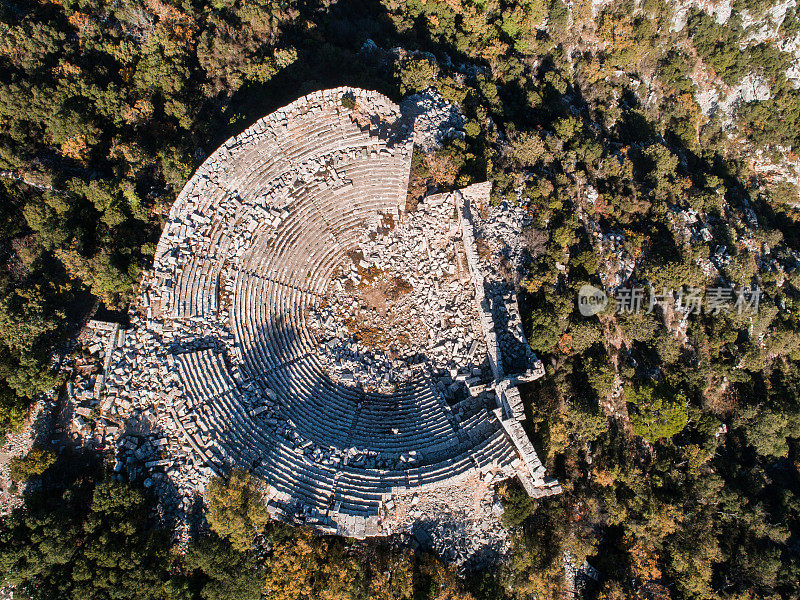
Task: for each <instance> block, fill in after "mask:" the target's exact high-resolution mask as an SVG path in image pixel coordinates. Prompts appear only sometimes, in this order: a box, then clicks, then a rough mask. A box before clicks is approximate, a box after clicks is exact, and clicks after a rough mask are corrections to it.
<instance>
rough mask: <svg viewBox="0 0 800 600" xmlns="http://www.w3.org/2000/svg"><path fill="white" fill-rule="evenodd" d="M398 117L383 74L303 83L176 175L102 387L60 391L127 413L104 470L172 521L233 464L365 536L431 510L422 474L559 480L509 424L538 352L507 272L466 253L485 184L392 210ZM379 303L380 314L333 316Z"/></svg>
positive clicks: (338, 529) (297, 510) (185, 517)
mask: <svg viewBox="0 0 800 600" xmlns="http://www.w3.org/2000/svg"><path fill="white" fill-rule="evenodd" d="M345 95H347V96H349V97H350V98H353V99H354V100H355V108H353V109H350V108H347V107H346V105H350V103H343V102H342V101H341V100H342V97H343V96H345ZM413 132H414V128H413V123H412V122H411V118H410V117H408V116H406V115H403V114H402V113H401V111H400V110H399V108H398V107H397V106H396V105H394V104H392V103H391V102H390V101H389V100H388V99H387V98H385V97H383V96H381V95H380V94H377V93H375V92H369V91H365V90H359V89H354V88H337V89H334V90H325V91H321V92H316V93H314V94H310V95H308V96H305V97H303V98H301V99H300V100H298V101H296V102H294V103H292V104H290V105H288V106H287V107H285V108H283V109H280V110H278V111H276V112H275V113H273V114H271V115H269V116H268V117H265V118H264V119H261V120H260V121H258V122H257V123H256V124H255V125H253V126H252V127H251V128H249V129H248V130H246V131H245V132H243V133H242V134H240V135H238V136H236V137H235V138H233V139H231V140H229V141H227V142H226V143H225V144H224V145H223V146H222V147H220V148H219V149H218V150H217V151H216V152H214V153H213V154H212V155H211V156H210V157H209V158H208V159H207V160H206V162H205V163H204V164H203V165H202V166H201V167H200V168H199V169H198V171H197V173H196V174H195V175H194V176H193V177H192V179H191V180H190V181H189V183H188V184H187V185H186V187H185V188H184V189H183V190H182V191H181V193H180V195H179V197H178V199H177V201H176V202H175V204H174V205H173V207H172V210H171V211H170V215H169V220H168V222H167V224H166V226H165V228H164V232H163V234H162V237H161V240H160V241H159V244H158V248H157V251H156V257H155V260H154V266H153V269H152V271H150V272H148V273H147V274H146V275H145V277H144V279H143V282H142V285H141V288H140V293H139V296H138V300H137V302H136V303H135V304H134V306H133V307H132V314H131V325H132V326H131V328H130V329H128V330H126V331H125V332H122V331H117V332H116V334H114V336H115V340H116V341H115V342H114V343H113V344H110V345H109V344H102V345H103V349H102V352H104V353H105V355H104V359H105V357H106V356H107V357H109V358H108V361H107V364H106V366H105V368H104V370H103V377H104V379H103V386H104V387H103V392H102V394H101V395H100V397H99V398H98V396H97V394H95V393H94V385H96V381H97V380H96V379H95V382H94V383H93V384H92V386H91V387H92V394H91V398H90V399H88V402H87V397H86V389H84V388H81V389H78V390H77V391H74V393H75V394H76V398H78V395H77V394H79V393H80V394H82V395H81V396H80V399H78V400H77V402H78V403H79V404H80V403H84V402H87V407H90V408H91V409H92V410H98V411H99V415H98V416H99V418H101V419H107V420H108V421H109V422H111V421H113V422H117V423H121V424H123V427H122V429H121V430H120V431H119V435H118V437H117V442H116V443H117V461H116V464H115V466H114V470H115V471H116V472H117V473H118V474H119V476H120V477H130V478H143V479H144V482H145V485H146V486H148V487H150V488H152V489H153V490H155V492H156V494H157V496H158V497H159V498H160V501H161V502H160V505H159V510H160V511H161V512H162V516H164V518H165V519H172V520H177V522H178V523H179V527H181V528H182V529H183V530H184V531H186V530H188V528H189V527H190V524H191V519H192V514H193V512H194V511H195V509H196V508H197V507H198V506H199V505H200V502H201V501H202V500H201V496H202V493H203V491H204V489H205V486H206V484H207V482H208V479H209V478H210V477H211V476H212V475H213V474H215V473H225V472H227V471H228V470H229V469H230V468H232V467H234V466H238V467H244V468H247V469H249V470H251V471H252V472H253V473H254V474H255V475H256V476H258V477H260V478H262V479H264V480H265V482H266V484H267V486H266V487H267V498H265V500H266V501H267V507H268V509H269V510H270V512H271V514H272V515H273V516H274V517H275V518H279V519H282V520H287V521H293V522H301V523H306V524H309V525H312V526H314V527H315V528H317V529H318V530H320V531H323V532H332V533H333V532H335V533H339V534H342V535H347V536H353V537H358V538H362V537H366V536H373V535H385V534H389V533H397V532H402V531H404V530H405V531H407V530H408V524H409V523H410V521H408V520H406V521H403V519H406V518H407V517H401V516H400V515H398V514H396V512H393V511H392V508H393V507H397V506H401V505H402V498H404V497H406V496H407V495H408V494H412V495H413V494H416V495H417V496H418V497H419V498H421V499H422V500H420V501H418V503H419V505H420V506H430V507H431V508H430V510H434V506H435V505H434V504H427V499H428V498H429V495H430V494H439V493H440V490H444V489H451V488H454V487H455V488H458V487H459V486H461V487H462V488H464V487H465V486H466V489H470V488H474V486H475V485H476V483H475V482H478V485H479V486H491V485H492V484H494V483H495V482H498V481H501V480H504V479H508V478H509V477H514V476H516V477H518V478H519V479H520V481H522V483H523V485H524V486H525V488H526V490H527V491H528V492H529V493H530V494H531V495H533V496H535V497H541V496H545V495H549V494H553V493H558V492H559V491H560V487H559V486H558V483H557V482H556V481H555V480H552V479H549V478H547V477H545V473H544V468H543V466H542V465H541V463H540V461H539V459H538V458H537V456H536V453H535V451H534V449H533V447H532V446H531V444H530V441H529V440H528V438H527V436H526V434H525V432H524V430H523V428H522V425H521V421H522V420H523V419H524V411H523V408H522V402H521V400H520V396H519V391H518V390H517V388H516V384H517V383H518V382H519V381H524V380H530V379H535V378H536V377H539V376H541V375H542V374H543V368H542V365H541V362H540V361H538V360H537V359H536V357H535V356H534V355H533V354H532V352H531V351H530V348H529V347H528V345H527V344H526V343H525V341H524V336H523V335H522V330H521V325H520V322H519V309H518V307H517V304H516V297H515V295H514V293H513V288H512V287H505V288H503V289H497V288H496V286H495V285H494V283H493V282H492V280H491V279H490V278H488V277H487V272H486V268H485V266H484V265H483V264H482V262H481V259H480V258H479V256H478V250H477V245H476V233H475V228H476V224H475V223H474V222H473V211H472V210H471V208H470V207H471V204H472V203H473V202H476V201H480V202H482V203H486V204H488V195H489V192H490V184H480V185H477V186H471V187H470V188H467V189H465V190H461V191H456V192H453V193H449V194H443V195H438V196H433V197H428V198H426V199H425V200H424V201H423V202H422V204H421V208H420V211H419V212H418V213H416V214H414V213H412V214H408V215H403V212H404V211H403V205H404V202H405V197H406V188H407V185H408V178H409V169H410V162H411V150H412V146H413V138H414V133H413ZM488 227H489V225H488V224H484V228H488ZM384 285H389V286H391V285H394V286H395V289H394V292H391V293H386V292H387V291H388V290H389V288H386V287H381V286H384ZM376 291H378V292H379V293H377V294H376V293H374V292H376ZM387 298H388V299H389V300H390V301H391V303H389V302H387ZM392 298H394V300H392ZM354 302H355V306H354V304H353V303H354ZM360 302H361V303H362V304H364V305H366V308H367V309H369V302H372V303H373V304H374V306H373V308H374V310H372V311H369V310H364V306H362V304H360ZM382 302H383V303H386V304H385V305H384V304H381V303H382ZM355 308H358V309H359V310H353V309H355ZM389 308H392V311H396V312H397V314H398V315H399V316H400V317H399V319H398V320H397V321H394V322H393V324H392V326H391V327H390V328H387V327H385V326H384V328H383V332H382V333H381V332H378V334H376V335H374V336H372V337H371V338H369V339H366V338H365V337H364V336H363V335H361V334H362V333H363V332H364V331H365V329H364V328H361V327H355V328H354V327H352V326H351V327H350V328H348V319H351V320H356V321H357V319H358V318H362V317H364V315H363V314H362V313H371V314H372V317H370V318H373V317H375V315H377V316H381V311H385V312H384V313H383V314H384V316H383V317H381V318H385V316H386V315H388V314H389ZM412 308H414V311H415V313H416V314H414V313H412V311H411V309H412ZM368 316H369V315H368ZM376 318H377V317H376ZM356 324H358V322H357V323H356ZM96 329H97V328H96ZM356 334H359V335H361V337H360V338H359V339H356ZM109 335H110V334H109ZM114 336H111V337H114ZM512 342H513V343H512ZM95 350H97V352H98V353H99V352H100V350H99V349H98V348H96V347H95ZM347 371H349V373H350V375H351V376H352V381H350V380H348V379H349V378H348V377H347V376H346V375H347V373H346V372H347ZM92 403H94V404H92ZM97 407H99V408H97ZM430 497H433V496H430ZM481 506H483V507H484V508H486V507H488V506H490V503H486V502H478V503H477V504H476V505H475V508H476V510H479V509H480V507H481ZM418 510H420V511H421V510H422V509H418ZM426 510H428V509H426ZM486 510H490V509H489V508H486ZM491 510H494V509H493V508H492V509H491ZM435 511H439V512H440V511H441V507H438V508H435ZM484 512H485V511H484ZM409 514H410V513H409ZM414 514H416V512H415V513H414ZM451 516H452V515H451ZM408 518H410V517H408ZM443 518H444V515H442V514H438V513H437V512H433V513H430V514H427V513H425V514H420V515H419V519H418V520H420V521H424V520H426V519H428V520H431V521H432V522H434V521H437V519H438V520H441V519H443ZM478 521H480V519H478ZM404 523H405V525H404ZM431 531H433V533H431V534H429V535H431V536H432V538H433V545H434V546H436V544H442V543H444V542H442V540H444V539H446V538H447V536H445V537H440V538H437V537H436V536H437V534H436V531H438V530H437V528H436V527H435V526H433V527H432V528H431ZM448 535H449V534H448ZM486 535H490V534H489V533H487V534H486ZM483 537H486V536H478V538H477V539H479V540H480V539H483ZM501 545H502V544H501ZM473 550H474V549H471V548H466V547H464V548H463V549H462V550H460V551H459V552H460V554H459V556H460V557H461V558H463V559H464V560H467V558H468V556H469V555H470V553H472V552H473ZM459 560H460V559H459Z"/></svg>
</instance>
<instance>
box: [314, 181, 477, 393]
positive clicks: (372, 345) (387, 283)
mask: <svg viewBox="0 0 800 600" xmlns="http://www.w3.org/2000/svg"><path fill="white" fill-rule="evenodd" d="M379 230H380V228H379V227H376V228H372V229H370V230H368V231H367V232H365V236H364V239H362V241H361V242H360V243H359V245H358V246H357V250H356V251H355V252H354V253H352V256H354V257H355V260H351V261H348V262H347V263H345V265H344V266H343V268H342V269H341V271H340V272H339V274H338V276H337V277H335V278H334V279H332V280H331V283H330V285H329V292H328V295H327V301H326V303H325V305H324V306H323V307H322V308H320V309H319V310H314V311H312V313H311V317H312V320H311V331H312V332H314V333H315V335H316V336H317V338H318V339H319V341H320V342H321V343H320V346H319V350H320V358H321V359H322V360H323V361H324V363H325V364H326V366H327V368H328V373H329V374H330V375H331V378H332V379H333V380H334V381H336V382H338V383H342V384H344V385H351V386H360V387H361V388H362V389H364V390H369V391H379V392H381V393H393V392H394V391H395V390H396V387H397V385H398V383H401V382H403V383H407V382H408V381H410V380H411V379H412V377H414V376H417V375H418V374H419V372H420V371H424V373H425V374H426V375H427V376H428V377H431V378H434V379H435V380H436V381H437V382H439V383H441V384H442V386H443V387H444V390H443V391H444V392H445V394H446V395H447V396H448V399H453V398H454V397H455V393H456V392H457V390H458V388H459V384H458V382H462V387H463V383H466V384H474V383H477V382H480V381H481V380H482V378H483V375H484V368H483V365H482V363H483V362H484V358H483V357H485V355H486V344H485V342H484V340H483V339H482V336H481V335H480V331H479V328H477V327H476V324H477V323H478V318H477V312H476V307H475V294H474V288H473V286H472V284H471V281H470V279H469V273H468V271H467V269H466V266H465V263H464V257H463V243H462V240H461V231H460V228H459V226H458V220H457V218H456V215H455V205H454V203H453V201H452V197H450V196H447V195H444V194H441V195H436V196H429V197H427V198H426V199H424V200H423V202H421V203H420V204H419V205H418V206H417V208H416V210H415V211H414V212H411V213H408V214H405V215H403V217H401V219H400V222H399V223H398V224H397V225H396V226H394V227H392V228H390V229H389V230H388V231H385V232H382V233H379ZM365 338H367V339H365ZM412 367H413V369H412Z"/></svg>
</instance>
